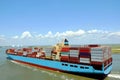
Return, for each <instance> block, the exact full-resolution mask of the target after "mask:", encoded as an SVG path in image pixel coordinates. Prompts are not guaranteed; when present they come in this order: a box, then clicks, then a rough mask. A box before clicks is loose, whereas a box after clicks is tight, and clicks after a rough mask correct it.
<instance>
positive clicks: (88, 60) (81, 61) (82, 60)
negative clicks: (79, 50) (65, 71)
mask: <svg viewBox="0 0 120 80" xmlns="http://www.w3.org/2000/svg"><path fill="white" fill-rule="evenodd" d="M80 63H90V58H80Z"/></svg>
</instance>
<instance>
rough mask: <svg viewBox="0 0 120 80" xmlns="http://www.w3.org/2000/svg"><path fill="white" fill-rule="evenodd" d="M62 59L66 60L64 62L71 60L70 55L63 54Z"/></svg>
mask: <svg viewBox="0 0 120 80" xmlns="http://www.w3.org/2000/svg"><path fill="white" fill-rule="evenodd" d="M60 60H61V61H64V62H68V61H69V56H61V58H60Z"/></svg>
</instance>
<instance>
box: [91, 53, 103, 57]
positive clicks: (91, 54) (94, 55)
mask: <svg viewBox="0 0 120 80" xmlns="http://www.w3.org/2000/svg"><path fill="white" fill-rule="evenodd" d="M91 56H101V57H103V54H91Z"/></svg>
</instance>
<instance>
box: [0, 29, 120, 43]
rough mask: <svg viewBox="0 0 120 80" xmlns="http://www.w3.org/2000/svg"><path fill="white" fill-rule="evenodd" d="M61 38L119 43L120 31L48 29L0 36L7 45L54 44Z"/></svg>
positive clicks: (82, 41) (79, 41)
mask: <svg viewBox="0 0 120 80" xmlns="http://www.w3.org/2000/svg"><path fill="white" fill-rule="evenodd" d="M63 38H67V39H68V40H69V41H70V44H94V43H95V44H109V43H120V42H119V41H120V32H109V31H104V30H97V29H93V30H88V31H85V30H81V29H80V30H76V31H72V30H69V31H65V32H56V33H53V32H52V31H48V33H47V34H41V33H37V32H36V33H34V32H29V31H25V32H23V33H22V34H21V35H16V36H13V37H11V38H7V37H5V36H3V35H2V36H0V41H2V43H3V41H4V43H6V44H7V45H9V44H10V45H18V44H19V45H51V44H52V45H54V44H55V43H57V42H58V41H60V40H62V39H63Z"/></svg>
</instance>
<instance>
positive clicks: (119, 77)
mask: <svg viewBox="0 0 120 80" xmlns="http://www.w3.org/2000/svg"><path fill="white" fill-rule="evenodd" d="M108 77H112V78H117V79H120V74H109V75H108Z"/></svg>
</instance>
